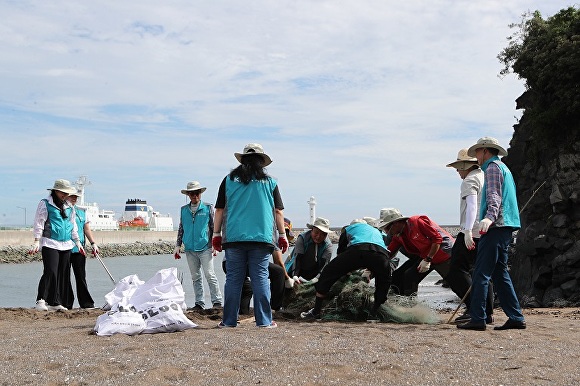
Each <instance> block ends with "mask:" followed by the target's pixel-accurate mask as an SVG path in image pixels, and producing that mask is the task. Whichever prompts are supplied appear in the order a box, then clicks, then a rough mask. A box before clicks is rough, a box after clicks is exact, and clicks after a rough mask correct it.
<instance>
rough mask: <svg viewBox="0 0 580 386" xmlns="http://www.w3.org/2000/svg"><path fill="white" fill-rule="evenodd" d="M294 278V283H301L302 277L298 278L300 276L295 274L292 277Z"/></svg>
mask: <svg viewBox="0 0 580 386" xmlns="http://www.w3.org/2000/svg"><path fill="white" fill-rule="evenodd" d="M292 280H294V283H296V284H301V283H300V279H299V278H298V276H294V277H293V278H292Z"/></svg>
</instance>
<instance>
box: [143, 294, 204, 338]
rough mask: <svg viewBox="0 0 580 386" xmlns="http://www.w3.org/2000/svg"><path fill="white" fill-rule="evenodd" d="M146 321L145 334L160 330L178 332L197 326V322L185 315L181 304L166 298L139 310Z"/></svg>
mask: <svg viewBox="0 0 580 386" xmlns="http://www.w3.org/2000/svg"><path fill="white" fill-rule="evenodd" d="M138 312H139V313H140V314H141V316H142V318H143V319H144V322H145V325H146V327H145V329H143V331H142V333H143V334H155V333H158V332H176V331H183V330H187V329H188V328H194V327H197V324H195V323H193V322H192V321H191V320H189V319H188V318H187V316H185V314H184V313H183V311H182V309H181V307H180V306H179V304H177V303H175V302H173V301H171V300H165V301H161V302H156V303H154V304H147V307H146V308H144V309H141V310H138Z"/></svg>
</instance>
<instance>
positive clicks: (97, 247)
mask: <svg viewBox="0 0 580 386" xmlns="http://www.w3.org/2000/svg"><path fill="white" fill-rule="evenodd" d="M91 248H93V255H95V256H96V255H97V253H99V246H98V245H97V243H92V244H91Z"/></svg>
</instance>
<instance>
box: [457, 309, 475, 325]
mask: <svg viewBox="0 0 580 386" xmlns="http://www.w3.org/2000/svg"><path fill="white" fill-rule="evenodd" d="M470 320H471V315H469V312H467V311H465V312H464V313H463V315H459V316H458V317H457V318H455V323H457V324H460V323H466V322H469V321H470Z"/></svg>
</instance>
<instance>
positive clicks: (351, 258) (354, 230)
mask: <svg viewBox="0 0 580 386" xmlns="http://www.w3.org/2000/svg"><path fill="white" fill-rule="evenodd" d="M360 221H362V220H360ZM360 268H366V269H368V270H369V271H371V273H372V275H374V277H375V295H374V304H373V308H372V310H371V317H373V315H375V313H376V312H377V310H378V309H379V307H380V306H381V304H383V303H384V302H385V300H387V293H388V292H389V287H390V285H391V274H392V269H391V264H390V262H389V256H388V251H387V246H386V245H385V242H384V240H383V235H382V234H381V232H380V231H379V230H378V229H376V228H374V227H372V226H371V225H369V224H367V223H366V222H364V221H362V222H358V221H357V220H355V221H353V222H352V223H351V224H350V225H348V226H347V227H345V228H344V230H343V232H342V233H341V234H340V238H339V240H338V249H337V255H336V257H335V258H334V259H332V260H331V261H330V262H329V263H328V264H327V265H326V266H325V267H324V269H323V270H322V272H321V273H320V277H319V279H318V281H317V282H316V283H315V284H314V288H315V289H316V298H315V300H314V308H312V309H310V310H309V311H306V312H302V313H301V314H300V317H301V318H302V319H305V320H319V319H321V311H322V302H323V300H324V298H325V297H326V295H327V294H328V292H330V288H331V287H332V285H333V284H334V283H336V281H337V280H339V279H340V278H341V277H343V276H344V275H346V274H348V273H349V272H351V271H354V270H357V269H360Z"/></svg>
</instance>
